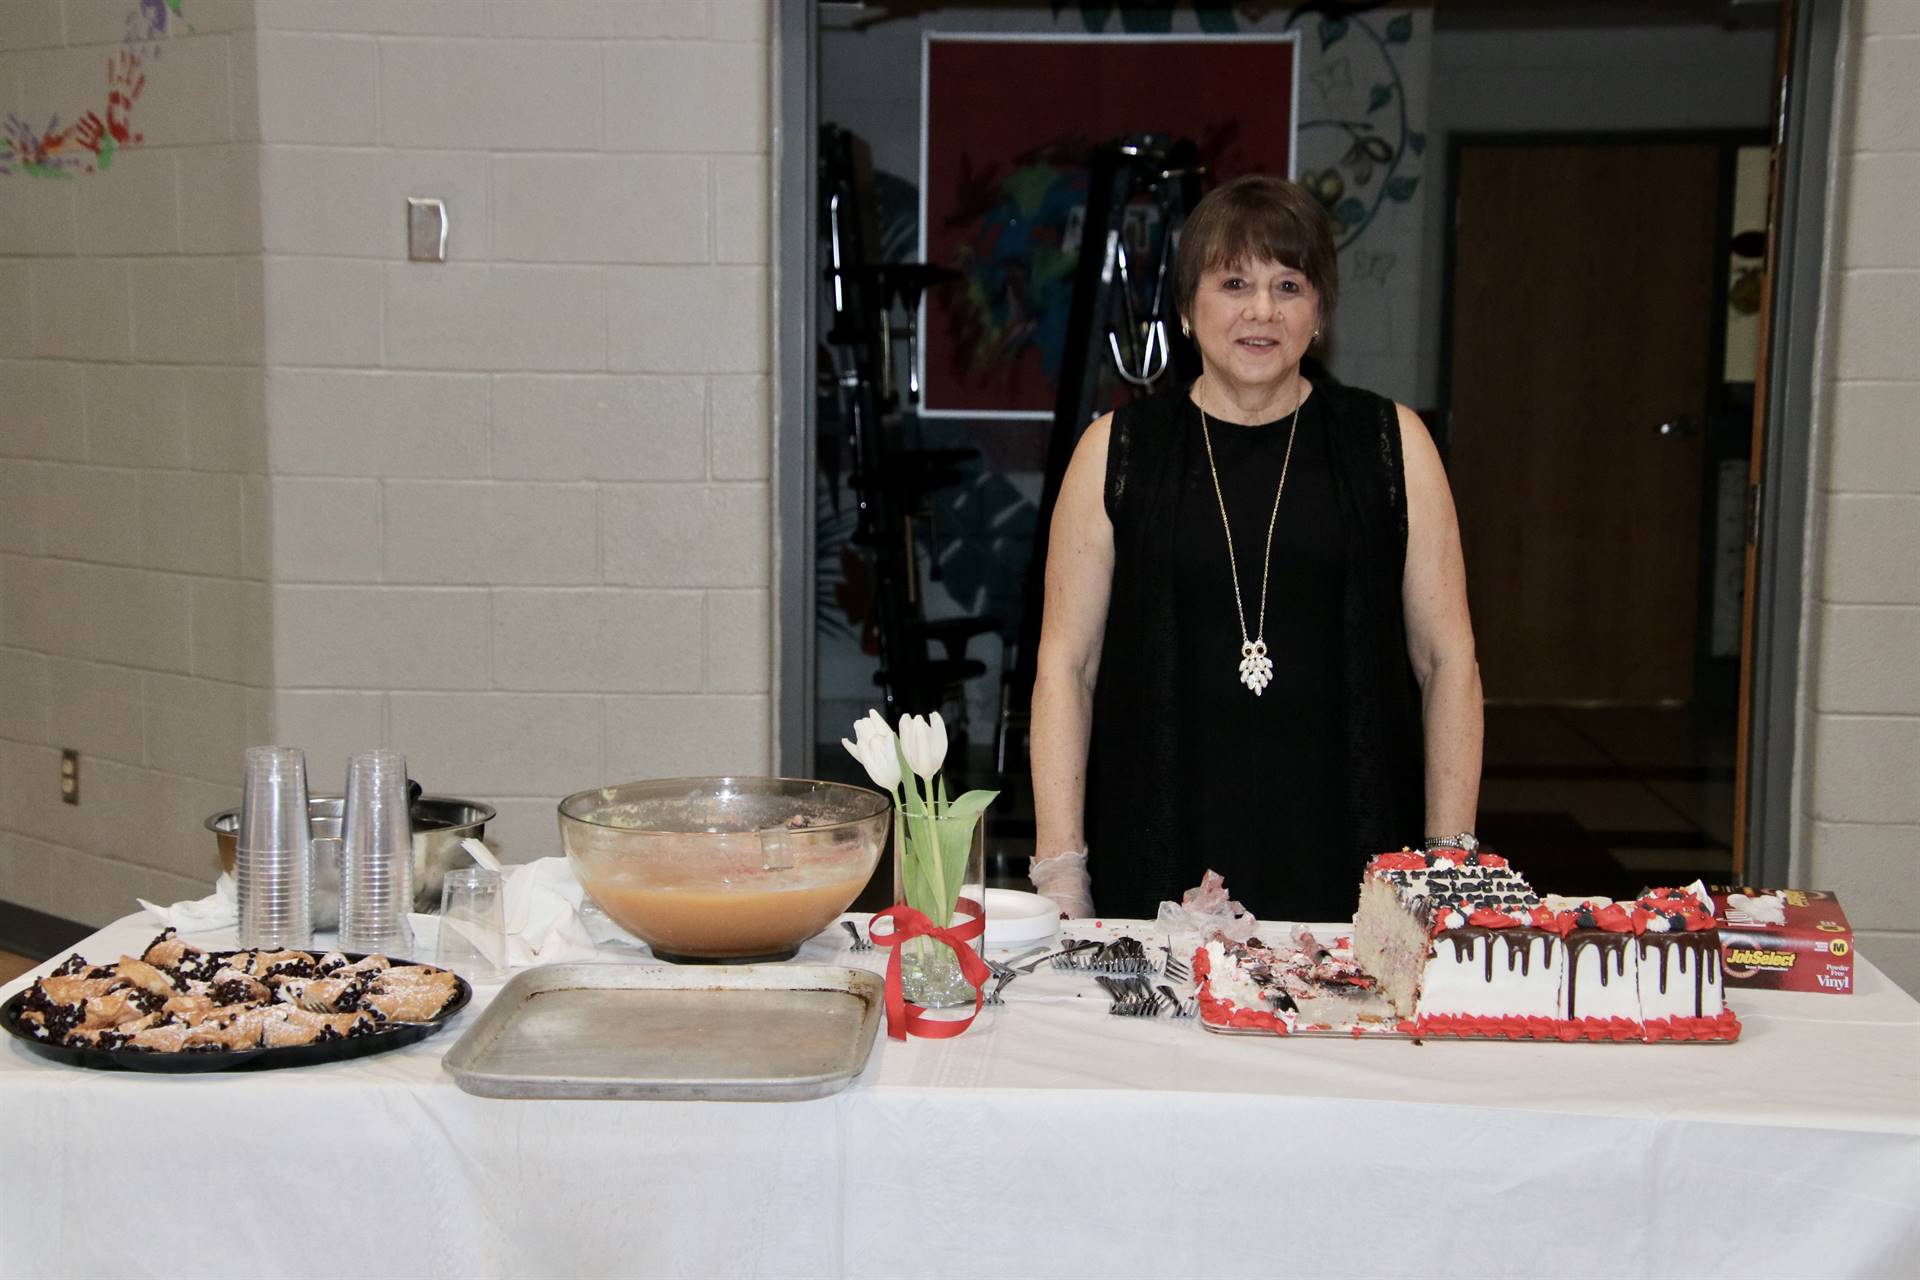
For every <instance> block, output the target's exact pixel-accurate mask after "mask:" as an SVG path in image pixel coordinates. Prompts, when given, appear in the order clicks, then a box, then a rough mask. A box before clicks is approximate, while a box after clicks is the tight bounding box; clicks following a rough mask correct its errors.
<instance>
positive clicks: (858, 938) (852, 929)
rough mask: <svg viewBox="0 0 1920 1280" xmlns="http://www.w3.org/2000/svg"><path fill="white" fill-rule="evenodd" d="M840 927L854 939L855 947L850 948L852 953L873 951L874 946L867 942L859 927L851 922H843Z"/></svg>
mask: <svg viewBox="0 0 1920 1280" xmlns="http://www.w3.org/2000/svg"><path fill="white" fill-rule="evenodd" d="M840 927H841V928H842V929H845V930H846V931H847V933H848V934H849V935H850V936H851V937H852V938H853V946H852V947H850V948H848V949H849V950H852V951H871V950H873V944H872V943H871V942H869V941H867V939H866V937H865V936H864V935H863V934H862V933H861V932H860V926H859V925H857V924H855V923H854V922H853V921H851V920H842V921H841V922H840Z"/></svg>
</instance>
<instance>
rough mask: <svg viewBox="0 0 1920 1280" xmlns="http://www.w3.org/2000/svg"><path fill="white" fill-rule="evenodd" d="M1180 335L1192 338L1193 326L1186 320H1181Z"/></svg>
mask: <svg viewBox="0 0 1920 1280" xmlns="http://www.w3.org/2000/svg"><path fill="white" fill-rule="evenodd" d="M1180 336H1181V337H1183V338H1191V337H1192V336H1193V326H1192V325H1191V324H1189V323H1187V322H1186V321H1185V320H1182V321H1181V322H1180Z"/></svg>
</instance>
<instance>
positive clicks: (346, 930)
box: [340, 751, 413, 956]
mask: <svg viewBox="0 0 1920 1280" xmlns="http://www.w3.org/2000/svg"><path fill="white" fill-rule="evenodd" d="M408 808H409V806H408V804H407V760H406V757H405V756H403V755H401V754H400V753H399V752H398V751H363V752H360V753H358V754H356V755H352V756H349V757H347V797H346V803H345V806H344V810H343V813H342V817H341V827H340V845H341V848H340V945H341V947H342V948H344V949H345V950H348V951H366V952H379V953H381V954H383V955H388V956H407V955H410V954H411V953H412V951H413V930H412V927H411V926H409V925H408V923H407V913H408V912H409V911H411V910H413V825H412V821H411V819H410V817H409V814H408Z"/></svg>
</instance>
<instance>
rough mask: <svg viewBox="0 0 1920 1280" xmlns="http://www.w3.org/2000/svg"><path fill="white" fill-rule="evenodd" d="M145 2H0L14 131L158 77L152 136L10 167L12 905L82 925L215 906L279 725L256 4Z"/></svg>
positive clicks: (6, 618) (4, 95)
mask: <svg viewBox="0 0 1920 1280" xmlns="http://www.w3.org/2000/svg"><path fill="white" fill-rule="evenodd" d="M137 7H138V6H137V5H136V4H134V3H132V0H117V2H115V3H106V2H104V0H101V2H96V0H65V3H61V2H60V0H10V2H9V3H5V4H0V116H5V115H8V114H11V115H13V116H15V117H17V118H18V119H19V120H21V121H23V122H24V123H25V124H26V125H27V126H28V127H29V128H31V129H33V130H34V131H36V132H39V133H44V132H45V131H46V130H47V129H48V128H49V127H50V125H51V123H52V121H53V120H54V118H55V117H57V118H58V122H59V127H61V128H71V127H72V126H74V125H75V124H76V123H77V122H80V121H83V120H84V118H85V116H86V114H87V113H88V112H92V113H94V114H95V115H96V116H97V117H98V118H99V119H100V121H101V122H102V123H103V124H104V122H105V121H106V119H107V117H108V95H109V82H108V69H109V65H110V64H115V65H116V66H119V67H121V68H122V69H123V70H124V68H125V65H126V64H124V63H121V62H120V61H119V60H120V59H121V58H123V56H127V55H131V56H132V57H134V58H137V59H138V60H139V63H140V65H139V67H138V68H137V70H132V71H130V72H126V73H125V74H123V75H122V77H121V79H122V85H121V87H122V88H123V89H125V88H128V87H130V84H131V82H132V81H133V80H135V79H137V78H138V77H139V76H144V77H145V80H144V85H143V86H142V87H141V90H140V93H139V94H138V96H137V100H136V101H135V103H134V109H133V111H132V114H131V118H130V125H131V129H132V130H133V131H135V132H137V133H138V134H139V135H140V141H139V142H138V143H137V145H131V146H126V147H123V148H120V149H119V150H117V151H116V152H113V153H111V154H109V155H107V156H106V157H105V163H104V164H103V163H102V161H101V160H100V159H98V158H96V157H94V156H93V155H91V154H86V153H83V152H82V150H81V149H80V148H79V147H78V146H75V145H72V142H70V143H69V146H68V148H67V149H66V150H65V151H64V152H63V153H61V158H63V159H71V160H72V161H73V162H74V165H75V167H73V168H70V169H48V168H41V169H37V170H36V169H33V168H29V167H27V166H25V165H20V164H16V165H14V166H13V168H14V172H12V173H9V174H5V175H0V899H4V900H6V901H10V902H15V903H21V904H24V905H26V906H29V907H34V908H37V909H39V910H42V911H46V912H50V913H52V914H55V915H59V916H63V917H66V918H69V919H74V920H84V921H90V922H92V921H103V920H108V919H111V918H113V917H115V916H118V915H122V914H124V913H125V912H126V911H127V910H128V909H129V907H130V906H131V904H132V900H133V897H134V895H136V894H138V895H140V896H143V897H147V898H159V899H164V900H171V899H174V898H178V897H181V896H185V895H189V894H195V895H197V894H198V893H201V892H204V891H205V886H206V884H207V883H208V882H209V881H210V880H211V879H212V872H211V870H210V865H211V849H212V846H211V843H210V838H209V837H208V836H207V834H206V833H205V832H204V831H202V830H201V829H200V820H201V819H202V818H204V817H205V816H206V815H207V814H209V813H212V812H214V811H215V810H218V809H222V808H225V807H227V806H229V805H231V804H234V803H235V802H236V801H237V799H238V797H239V787H238V766H237V761H238V760H239V758H240V754H239V753H240V750H241V748H242V747H243V746H244V745H245V744H246V743H247V742H249V741H259V740H262V739H263V738H264V736H265V734H266V732H267V723H268V711H269V707H268V701H269V698H268V693H267V685H268V683H269V673H268V668H267V665H266V646H265V643H264V624H265V617H266V614H265V606H266V598H267V587H266V579H267V575H268V571H269V568H270V562H269V555H268V548H267V546H266V545H265V542H264V535H265V530H264V523H263V516H264V512H263V511H262V508H261V505H260V504H261V498H262V495H263V492H264V488H263V475H264V472H265V463H266V451H265V447H264V445H265V428H264V418H263V412H262V383H261V334H262V325H261V315H260V297H261V287H260V271H261V266H260V258H259V247H260V227H259V199H258V193H259V184H258V181H257V179H256V177H255V175H254V166H255V162H256V145H255V143H254V141H253V139H254V137H255V136H256V131H255V118H256V114H257V113H256V111H255V109H254V107H253V105H252V104H253V99H254V85H255V78H254V69H253V49H254V33H253V30H252V27H253V4H252V0H191V3H190V4H189V5H187V6H186V7H187V8H188V9H189V10H190V12H191V14H192V27H191V29H190V30H189V29H186V28H185V27H183V26H181V25H179V24H176V29H175V30H173V31H171V32H169V33H168V34H167V35H166V37H165V38H164V40H163V41H148V40H136V41H134V42H132V43H129V41H128V36H129V34H130V32H129V19H130V17H132V16H134V11H135V10H136V9H137ZM109 136H110V135H109ZM77 140H78V139H77V137H76V138H74V139H73V141H77ZM90 168H91V169H92V170H93V171H89V169H90ZM61 747H73V748H77V749H78V750H79V751H80V752H81V753H82V769H81V779H80V784H81V804H80V805H79V806H78V807H72V806H68V805H65V804H62V803H60V800H59V749H60V748H61Z"/></svg>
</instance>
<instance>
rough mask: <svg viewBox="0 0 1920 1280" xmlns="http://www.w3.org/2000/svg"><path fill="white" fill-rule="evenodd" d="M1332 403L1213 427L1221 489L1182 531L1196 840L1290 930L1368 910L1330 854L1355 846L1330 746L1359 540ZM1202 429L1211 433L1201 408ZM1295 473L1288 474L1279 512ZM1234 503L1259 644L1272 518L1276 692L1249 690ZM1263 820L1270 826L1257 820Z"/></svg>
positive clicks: (1196, 491)
mask: <svg viewBox="0 0 1920 1280" xmlns="http://www.w3.org/2000/svg"><path fill="white" fill-rule="evenodd" d="M1324 408H1325V401H1324V400H1322V399H1321V398H1320V397H1319V396H1318V395H1309V396H1308V397H1307V399H1306V401H1305V402H1304V403H1302V404H1301V406H1300V418H1299V422H1298V424H1297V425H1295V424H1294V423H1293V422H1292V420H1291V418H1290V417H1289V418H1282V419H1280V420H1279V421H1277V422H1269V423H1263V424H1260V425H1258V426H1240V425H1237V424H1234V423H1223V422H1219V421H1213V420H1210V421H1209V423H1208V426H1207V428H1206V429H1207V432H1208V434H1209V435H1210V437H1211V439H1212V445H1213V459H1214V463H1215V469H1217V471H1218V473H1219V477H1220V487H1219V495H1218V496H1216V494H1215V490H1214V484H1213V475H1212V473H1211V471H1210V470H1209V469H1207V468H1204V467H1203V468H1202V469H1200V472H1199V474H1197V475H1190V476H1189V477H1188V480H1187V484H1186V486H1185V492H1184V493H1183V494H1182V497H1181V502H1180V512H1179V517H1178V522H1177V523H1176V524H1175V525H1174V528H1173V541H1174V546H1173V580H1174V603H1175V607H1176V608H1177V610H1178V613H1179V618H1180V629H1179V648H1178V650H1177V652H1176V654H1174V655H1173V657H1174V661H1173V664H1172V665H1173V670H1172V671H1171V673H1170V674H1171V676H1172V679H1173V680H1174V682H1175V685H1176V686H1177V688H1178V690H1179V702H1178V705H1179V706H1180V708H1181V712H1182V713H1181V716H1180V718H1179V721H1178V723H1177V728H1178V732H1179V734H1180V737H1181V743H1180V745H1181V753H1180V755H1181V776H1180V784H1181V789H1182V791H1183V792H1184V793H1185V798H1186V804H1187V809H1188V824H1189V831H1190V833H1191V834H1190V836H1189V839H1190V842H1191V844H1192V846H1193V848H1194V849H1195V850H1196V851H1204V852H1205V858H1204V861H1205V863H1206V866H1208V867H1211V868H1213V869H1214V870H1216V871H1218V872H1220V874H1221V875H1223V876H1225V877H1226V881H1227V886H1228V888H1230V889H1231V890H1232V891H1233V894H1234V896H1235V897H1237V898H1239V899H1240V901H1242V902H1243V903H1246V904H1248V906H1249V908H1250V909H1251V910H1253V911H1254V912H1255V913H1256V914H1260V915H1264V916H1267V917H1268V918H1283V919H1290V920H1323V919H1326V918H1327V917H1328V914H1329V913H1331V914H1332V915H1333V916H1335V917H1339V916H1344V915H1349V914H1351V913H1352V910H1353V886H1354V880H1353V878H1352V877H1350V876H1348V875H1347V874H1346V872H1345V870H1344V869H1343V868H1342V867H1340V866H1339V860H1338V859H1333V858H1329V857H1327V856H1326V852H1325V851H1326V850H1328V849H1330V848H1333V847H1335V846H1336V845H1337V844H1339V842H1340V839H1339V832H1340V788H1339V782H1340V759H1341V756H1340V753H1339V752H1338V751H1330V750H1328V749H1327V748H1328V744H1330V743H1338V742H1339V741H1340V633H1339V628H1338V626H1337V625H1335V620H1336V619H1337V618H1338V617H1339V616H1340V593H1341V589H1342V587H1343V586H1344V585H1345V580H1346V546H1345V543H1344V541H1343V540H1342V539H1341V538H1340V536H1339V529H1340V508H1339V500H1338V498H1337V496H1336V494H1335V492H1334V484H1333V464H1332V460H1331V458H1330V456H1329V454H1328V450H1327V438H1326V433H1327V423H1326V414H1325V411H1324ZM1189 425H1190V427H1191V430H1193V431H1196V432H1197V431H1199V430H1200V429H1201V428H1200V422H1199V414H1198V411H1197V410H1196V411H1195V412H1194V421H1193V422H1192V423H1191V424H1189ZM1289 432H1292V433H1293V435H1294V444H1293V458H1292V461H1291V462H1290V463H1288V462H1287V437H1288V434H1289ZM1204 457H1205V455H1204V451H1203V453H1202V460H1203V461H1204ZM1283 465H1285V467H1286V473H1287V480H1286V487H1285V489H1284V491H1282V492H1281V495H1280V505H1279V510H1278V514H1277V515H1276V514H1275V511H1274V491H1275V489H1276V487H1278V486H1279V484H1280V473H1281V468H1282V466H1283ZM1222 498H1224V500H1225V504H1226V509H1227V516H1228V518H1229V520H1230V522H1231V524H1232V528H1233V540H1234V554H1235V556H1236V557H1237V558H1238V563H1239V571H1240V597H1241V600H1242V601H1243V602H1244V606H1245V612H1246V634H1247V635H1249V636H1251V635H1253V634H1254V633H1255V630H1256V628H1257V627H1258V625H1259V611H1260V572H1261V562H1262V559H1263V557H1264V555H1265V542H1266V536H1267V526H1268V522H1269V520H1272V522H1273V554H1272V567H1271V570H1270V572H1269V574H1268V582H1267V588H1266V591H1267V611H1266V630H1265V638H1266V642H1267V653H1268V656H1269V657H1270V658H1271V659H1272V661H1273V683H1272V684H1270V685H1268V686H1267V688H1266V689H1265V690H1264V691H1263V692H1262V693H1261V694H1260V695H1259V696H1258V697H1256V696H1254V694H1253V692H1252V691H1251V690H1249V689H1248V688H1247V686H1246V685H1244V684H1242V683H1241V682H1240V673H1239V660H1240V644H1241V630H1240V621H1239V619H1238V618H1237V617H1236V616H1235V609H1234V592H1233V574H1232V570H1231V568H1230V567H1229V563H1228V560H1227V548H1226V534H1225V532H1224V530H1223V529H1222V527H1221V520H1220V503H1221V499H1222ZM1250 814H1258V815H1259V816H1258V820H1257V821H1256V822H1251V823H1250V822H1249V821H1248V817H1249V815H1250ZM1204 869H1205V868H1204V867H1203V868H1202V870H1204ZM1194 879H1195V882H1196V883H1198V880H1199V877H1198V876H1195V878H1194ZM1256 904H1257V905H1256Z"/></svg>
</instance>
